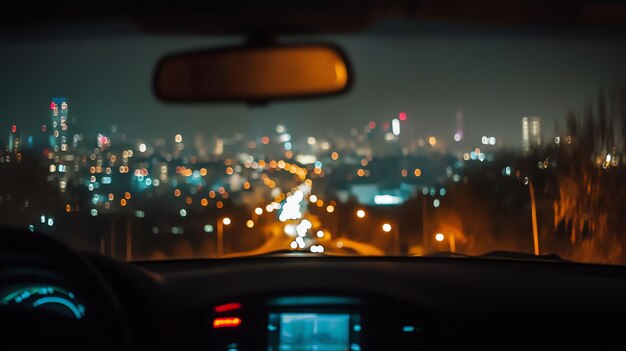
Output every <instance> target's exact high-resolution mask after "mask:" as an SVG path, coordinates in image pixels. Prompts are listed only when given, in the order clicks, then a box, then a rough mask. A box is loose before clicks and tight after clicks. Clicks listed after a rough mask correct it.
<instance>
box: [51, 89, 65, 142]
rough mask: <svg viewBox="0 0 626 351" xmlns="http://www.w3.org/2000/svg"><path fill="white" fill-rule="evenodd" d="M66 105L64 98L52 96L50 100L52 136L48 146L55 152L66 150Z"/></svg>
mask: <svg viewBox="0 0 626 351" xmlns="http://www.w3.org/2000/svg"><path fill="white" fill-rule="evenodd" d="M67 114H68V105H67V99H65V98H53V99H52V101H50V117H51V119H52V138H50V144H51V145H50V146H51V147H52V148H53V149H54V151H55V152H58V151H59V150H60V151H67V150H68V120H67Z"/></svg>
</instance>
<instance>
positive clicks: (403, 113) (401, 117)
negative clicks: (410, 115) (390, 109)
mask: <svg viewBox="0 0 626 351" xmlns="http://www.w3.org/2000/svg"><path fill="white" fill-rule="evenodd" d="M398 117H399V118H400V120H401V121H406V112H400V113H398Z"/></svg>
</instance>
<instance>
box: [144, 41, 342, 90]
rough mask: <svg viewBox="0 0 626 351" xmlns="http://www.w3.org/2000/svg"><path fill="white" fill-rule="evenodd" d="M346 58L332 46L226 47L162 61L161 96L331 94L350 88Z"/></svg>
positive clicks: (158, 75) (156, 80)
mask: <svg viewBox="0 0 626 351" xmlns="http://www.w3.org/2000/svg"><path fill="white" fill-rule="evenodd" d="M349 83H350V74H349V69H348V64H347V61H346V59H345V56H344V55H343V53H342V52H341V51H340V50H338V49H337V48H335V47H333V46H330V45H284V46H268V47H236V48H222V49H213V50H206V51H198V52H189V53H182V54H176V55H173V56H169V57H166V58H164V59H162V60H161V61H160V62H159V64H158V65H157V68H156V71H155V74H154V90H155V94H156V96H157V97H158V98H159V99H161V100H164V101H173V102H194V101H195V102H219V101H248V102H266V101H270V100H278V99H287V98H297V97H310V96H320V95H330V94H337V93H341V92H344V91H345V90H347V89H348V87H349V86H350V84H349Z"/></svg>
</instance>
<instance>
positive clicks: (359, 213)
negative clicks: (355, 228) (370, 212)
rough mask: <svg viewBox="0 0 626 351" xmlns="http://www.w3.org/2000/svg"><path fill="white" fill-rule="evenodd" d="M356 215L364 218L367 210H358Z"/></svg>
mask: <svg viewBox="0 0 626 351" xmlns="http://www.w3.org/2000/svg"><path fill="white" fill-rule="evenodd" d="M356 216H357V217H359V218H364V217H365V211H363V210H358V211H356Z"/></svg>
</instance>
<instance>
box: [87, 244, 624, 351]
mask: <svg viewBox="0 0 626 351" xmlns="http://www.w3.org/2000/svg"><path fill="white" fill-rule="evenodd" d="M89 260H90V261H91V262H92V264H94V266H95V267H96V268H97V269H98V270H99V271H100V272H101V273H102V274H103V276H104V277H105V279H106V280H107V281H108V282H109V284H110V285H111V287H112V289H113V291H114V292H115V293H116V295H117V297H118V299H119V300H120V303H121V305H122V307H123V310H124V312H125V314H126V317H127V320H128V322H129V325H130V330H131V335H132V337H133V346H134V347H135V348H136V349H151V350H160V349H163V350H165V349H207V350H218V349H222V350H231V351H235V350H236V351H244V350H270V349H273V350H279V349H280V350H287V349H286V348H277V347H275V348H272V346H271V345H270V344H269V341H268V340H269V339H268V338H269V334H271V331H272V328H273V327H272V325H271V324H270V325H269V331H268V318H269V316H270V314H272V313H275V314H276V313H283V312H284V313H287V312H303V313H304V312H306V313H321V314H322V315H324V314H333V313H334V314H339V313H341V314H344V315H351V316H353V315H357V316H359V318H361V321H360V322H359V323H360V324H359V325H358V329H359V335H361V337H360V341H359V343H358V344H356V343H352V344H350V347H349V348H350V349H351V351H359V350H361V349H362V350H375V349H387V348H391V347H394V348H395V347H411V348H412V349H434V350H445V349H455V348H470V349H474V348H476V349H502V348H506V349H555V348H556V349H593V350H601V349H617V348H623V347H624V346H626V337H625V336H626V333H624V331H625V330H626V322H625V317H624V316H626V313H625V312H626V308H625V306H624V303H623V300H624V296H626V294H625V293H626V279H624V278H625V273H626V268H624V267H616V266H601V265H585V264H574V263H557V262H531V261H521V260H488V259H460V258H373V257H372V258H368V257H319V256H305V257H290V256H287V257H252V258H238V259H227V260H204V261H203V260H191V261H167V262H138V263H132V264H127V263H122V262H118V261H114V260H111V259H108V258H103V257H99V256H89ZM277 299H278V300H280V299H283V300H285V299H286V300H285V301H292V302H291V303H286V304H282V305H280V304H279V305H277V304H276V301H278V300H277ZM289 299H291V300H289ZM303 301H304V302H303ZM306 301H309V302H306ZM311 301H313V302H311ZM329 301H330V302H329ZM342 301H344V302H342ZM231 303H235V304H237V305H240V307H238V309H236V310H234V311H232V312H228V313H226V314H220V313H217V312H216V308H217V306H221V305H224V304H231ZM222 317H224V318H226V319H227V322H229V321H231V319H233V318H236V319H239V321H238V322H240V323H241V324H240V325H238V326H235V327H233V328H224V331H222V329H220V328H215V325H214V324H212V323H215V321H216V320H217V319H219V318H222ZM229 318H230V319H229ZM351 323H352V324H351V325H352V327H351V328H353V329H354V330H355V329H356V327H355V326H354V325H353V324H354V323H353V322H351ZM361 324H362V330H361ZM274 328H275V327H274ZM353 329H351V330H353ZM407 334H410V335H407ZM351 335H352V334H351ZM352 339H353V337H352V336H350V340H352ZM336 347H339V346H336ZM313 348H315V347H313ZM292 349H293V350H295V349H297V348H292ZM331 349H332V348H331Z"/></svg>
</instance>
